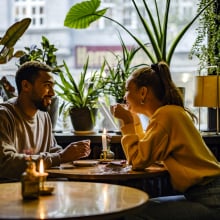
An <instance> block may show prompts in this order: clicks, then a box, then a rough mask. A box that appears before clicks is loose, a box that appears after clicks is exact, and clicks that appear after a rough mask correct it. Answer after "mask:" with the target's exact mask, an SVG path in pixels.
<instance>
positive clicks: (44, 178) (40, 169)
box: [39, 159, 48, 190]
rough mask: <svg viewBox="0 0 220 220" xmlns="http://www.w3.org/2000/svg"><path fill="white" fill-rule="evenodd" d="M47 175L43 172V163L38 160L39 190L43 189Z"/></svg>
mask: <svg viewBox="0 0 220 220" xmlns="http://www.w3.org/2000/svg"><path fill="white" fill-rule="evenodd" d="M47 175H48V173H46V172H44V161H43V159H40V167H39V177H40V190H43V189H44V182H45V180H46V177H47Z"/></svg>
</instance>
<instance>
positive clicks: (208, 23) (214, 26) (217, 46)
mask: <svg viewBox="0 0 220 220" xmlns="http://www.w3.org/2000/svg"><path fill="white" fill-rule="evenodd" d="M209 2H210V1H209V0H201V1H200V3H199V5H198V11H200V10H201V8H203V7H204V6H205V5H207V4H208V3H209ZM219 13H220V2H219V0H215V1H214V2H212V4H210V5H209V6H208V7H207V9H206V10H205V11H204V12H203V13H202V14H201V16H200V18H199V27H198V28H197V33H198V34H197V38H196V40H195V42H194V44H193V47H192V49H191V52H190V58H191V59H192V56H193V55H195V56H196V57H198V58H199V60H200V63H199V65H200V69H204V68H205V67H207V66H215V67H216V68H210V70H212V71H209V74H216V70H217V67H218V68H219V66H220V65H219V63H220V40H219V39H220V15H219ZM213 70H214V71H213Z"/></svg>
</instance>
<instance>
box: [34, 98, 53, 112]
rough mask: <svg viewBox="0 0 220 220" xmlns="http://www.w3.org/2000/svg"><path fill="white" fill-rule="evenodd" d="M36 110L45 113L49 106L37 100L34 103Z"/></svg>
mask: <svg viewBox="0 0 220 220" xmlns="http://www.w3.org/2000/svg"><path fill="white" fill-rule="evenodd" d="M34 104H35V106H36V108H37V109H38V110H40V111H43V112H47V111H48V110H49V108H50V105H48V106H45V105H44V101H43V100H38V101H35V102H34Z"/></svg>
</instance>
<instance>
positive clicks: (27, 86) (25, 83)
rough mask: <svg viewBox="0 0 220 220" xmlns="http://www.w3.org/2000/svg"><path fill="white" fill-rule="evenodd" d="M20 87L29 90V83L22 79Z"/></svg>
mask: <svg viewBox="0 0 220 220" xmlns="http://www.w3.org/2000/svg"><path fill="white" fill-rule="evenodd" d="M21 87H22V90H23V91H29V90H30V88H31V83H30V82H28V81H27V80H22V82H21Z"/></svg>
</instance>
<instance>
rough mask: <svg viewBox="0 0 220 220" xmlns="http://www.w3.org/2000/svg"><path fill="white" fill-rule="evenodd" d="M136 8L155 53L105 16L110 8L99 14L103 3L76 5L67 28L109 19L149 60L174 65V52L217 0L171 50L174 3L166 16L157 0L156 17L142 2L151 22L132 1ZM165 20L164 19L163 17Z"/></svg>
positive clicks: (145, 0) (172, 45) (66, 22)
mask: <svg viewBox="0 0 220 220" xmlns="http://www.w3.org/2000/svg"><path fill="white" fill-rule="evenodd" d="M131 1H132V4H133V6H134V8H135V10H136V13H137V14H138V17H139V18H140V21H141V24H142V26H143V29H144V30H145V32H146V35H147V36H148V38H149V41H150V44H151V47H152V48H153V51H151V49H150V48H148V46H147V45H146V44H145V43H143V42H142V40H140V39H139V38H138V37H137V36H136V35H135V34H133V33H132V32H131V31H130V30H128V29H127V28H126V27H125V26H123V25H122V24H120V23H119V22H118V21H116V20H114V19H112V18H110V17H107V16H105V15H104V14H105V13H106V11H107V8H105V9H102V10H98V8H99V7H100V4H101V1H100V0H89V1H83V2H81V3H77V4H75V5H73V6H72V7H71V8H70V10H69V12H68V13H67V15H66V18H65V21H64V25H65V26H67V27H69V28H76V29H79V28H87V27H88V26H89V25H90V24H91V23H92V22H94V21H96V20H98V19H99V18H101V17H103V18H106V19H108V20H110V21H112V22H114V23H116V24H117V25H119V26H120V27H121V28H122V29H123V30H125V31H126V32H127V33H128V34H129V35H130V36H131V37H132V38H133V39H134V41H135V42H136V43H137V44H138V45H139V47H140V48H142V50H143V51H144V52H145V54H146V55H147V56H148V57H149V59H150V60H151V62H152V63H157V62H159V61H161V60H163V61H166V62H167V63H168V64H170V62H171V59H172V56H173V53H174V50H175V48H176V46H177V45H178V43H179V42H180V40H181V39H182V37H183V35H184V34H185V33H186V31H187V30H188V29H189V28H190V27H191V25H192V24H193V23H194V21H195V20H196V19H197V18H198V17H199V16H200V14H201V13H202V12H203V11H204V10H205V9H206V8H207V7H208V6H209V5H211V4H212V3H213V1H214V0H212V1H210V2H209V3H208V4H207V5H206V6H204V8H202V9H201V10H200V11H199V12H198V13H197V14H196V15H195V17H194V18H193V19H192V20H191V21H190V22H189V23H188V24H187V25H186V26H185V27H184V28H183V29H182V31H180V32H179V34H178V35H177V37H176V38H175V39H174V40H173V42H172V43H171V46H170V47H169V49H168V43H167V35H168V33H167V30H168V19H169V10H170V2H171V0H166V6H165V12H164V14H162V13H160V12H159V10H158V3H157V1H156V0H155V1H154V6H155V10H156V16H154V15H153V14H152V12H151V9H150V7H149V5H148V3H147V0H142V2H143V5H144V8H145V11H144V13H146V14H147V15H148V18H149V20H148V19H147V18H146V16H145V15H144V13H143V12H142V10H141V9H140V8H139V7H138V5H137V3H136V1H135V0H131ZM161 16H163V17H161Z"/></svg>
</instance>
